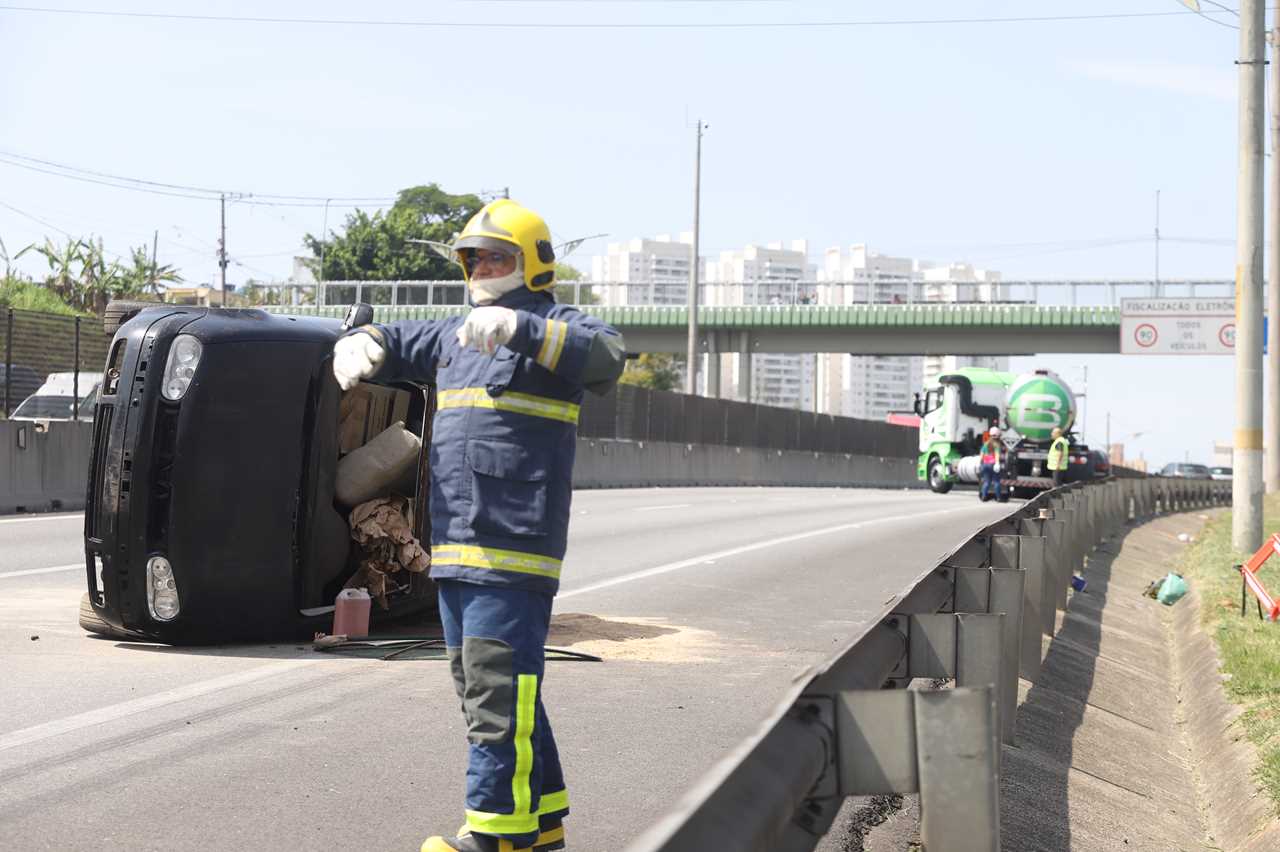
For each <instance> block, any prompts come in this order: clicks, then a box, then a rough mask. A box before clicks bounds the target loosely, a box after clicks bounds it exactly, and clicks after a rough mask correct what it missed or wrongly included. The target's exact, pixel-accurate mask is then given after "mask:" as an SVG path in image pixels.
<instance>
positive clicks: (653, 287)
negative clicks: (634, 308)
mask: <svg viewBox="0 0 1280 852" xmlns="http://www.w3.org/2000/svg"><path fill="white" fill-rule="evenodd" d="M692 256H693V233H692V232H686V233H682V234H679V235H677V236H671V235H668V234H663V235H660V236H658V237H656V238H654V239H647V238H643V237H642V238H638V239H634V240H627V241H626V242H621V243H609V244H608V246H606V248H605V253H604V254H603V255H596V256H595V257H593V258H591V280H592V281H594V282H609V283H611V284H615V285H617V286H612V287H606V288H597V296H598V298H599V299H600V301H601V303H602V304H606V305H683V304H686V303H687V302H688V300H689V264H690V259H691V258H692ZM699 263H700V267H699V268H700V270H701V269H703V268H705V261H703V260H701V259H700V260H699ZM699 274H700V275H701V272H700V273H699Z"/></svg>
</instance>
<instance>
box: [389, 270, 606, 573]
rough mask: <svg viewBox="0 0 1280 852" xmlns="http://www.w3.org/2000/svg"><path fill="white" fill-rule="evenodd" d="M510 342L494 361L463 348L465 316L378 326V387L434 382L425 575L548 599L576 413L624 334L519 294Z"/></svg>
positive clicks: (600, 386) (599, 385)
mask: <svg viewBox="0 0 1280 852" xmlns="http://www.w3.org/2000/svg"><path fill="white" fill-rule="evenodd" d="M495 304H497V305H501V306H503V307H507V308H512V309H513V310H515V311H516V316H517V318H518V322H517V324H516V332H515V335H514V336H513V337H512V338H511V340H510V341H508V342H507V344H506V345H505V346H502V347H499V348H498V351H497V352H496V353H494V354H493V355H485V354H483V353H481V352H478V351H477V350H475V349H464V348H462V347H461V346H459V345H458V340H457V336H456V335H457V331H458V329H459V328H460V327H461V326H462V323H463V321H464V319H465V317H461V316H459V317H451V318H449V319H444V320H437V321H423V320H404V321H401V322H394V323H389V324H387V325H380V326H377V329H378V331H380V332H381V337H382V339H383V344H384V345H385V347H386V349H387V358H386V361H385V362H384V363H383V365H382V367H381V369H380V370H379V371H378V374H377V376H376V377H375V378H376V380H378V381H395V380H401V379H403V380H411V381H425V382H433V383H435V385H436V392H437V397H436V400H437V410H436V416H435V421H434V425H433V427H432V436H431V576H432V577H433V578H434V579H459V580H466V581H468V582H472V583H481V584H487V585H501V586H518V587H522V588H529V589H536V590H538V591H544V592H548V593H550V594H554V593H555V591H556V590H557V589H558V588H559V585H560V566H561V561H562V560H563V559H564V553H565V548H566V545H567V540H568V532H569V514H570V512H569V505H570V500H571V498H572V494H573V492H572V476H573V457H574V449H575V446H576V443H575V438H576V437H577V422H578V406H579V404H580V403H581V402H582V394H583V390H584V389H590V390H592V391H594V392H596V393H600V394H603V393H607V392H608V391H609V390H610V389H611V388H612V387H613V385H614V384H615V383H616V381H617V379H618V376H619V375H621V373H622V368H623V365H624V363H625V361H624V357H625V356H624V352H623V343H622V336H621V335H620V334H618V332H617V331H615V330H614V329H612V328H610V327H609V326H608V325H606V324H605V323H603V322H601V321H600V320H598V319H596V318H595V317H591V316H588V315H586V314H583V313H581V312H579V311H578V310H576V309H575V308H571V307H568V306H565V305H559V304H557V303H556V302H555V300H554V299H552V298H551V296H549V295H547V294H545V293H535V292H533V291H530V290H528V289H525V288H523V287H522V288H520V289H519V290H515V291H513V292H511V293H507V294H506V295H504V296H503V297H502V298H501V299H499V300H498V301H497V302H495Z"/></svg>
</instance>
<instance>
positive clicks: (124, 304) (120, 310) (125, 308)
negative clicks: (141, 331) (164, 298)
mask: <svg viewBox="0 0 1280 852" xmlns="http://www.w3.org/2000/svg"><path fill="white" fill-rule="evenodd" d="M159 304H163V303H162V302H139V301H135V300H132V299H112V300H111V301H110V302H108V303H107V309H106V311H104V312H103V314H102V330H103V331H105V332H106V333H107V334H115V333H116V332H117V331H119V330H120V326H122V325H124V324H125V323H127V322H128V321H129V320H131V319H133V318H134V316H136V315H137V313H138V311H140V310H142V309H143V308H150V307H152V306H154V305H159Z"/></svg>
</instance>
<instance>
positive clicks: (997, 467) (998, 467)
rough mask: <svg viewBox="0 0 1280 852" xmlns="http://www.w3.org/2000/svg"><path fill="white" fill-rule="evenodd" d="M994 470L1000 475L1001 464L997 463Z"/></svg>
mask: <svg viewBox="0 0 1280 852" xmlns="http://www.w3.org/2000/svg"><path fill="white" fill-rule="evenodd" d="M993 469H994V470H995V472H996V473H999V472H1000V462H996V463H995V465H994V467H993Z"/></svg>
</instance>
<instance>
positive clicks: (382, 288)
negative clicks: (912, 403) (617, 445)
mask: <svg viewBox="0 0 1280 852" xmlns="http://www.w3.org/2000/svg"><path fill="white" fill-rule="evenodd" d="M1234 287H1235V284H1234V282H1232V281H1230V280H1224V279H1212V278H1194V279H1193V278H1186V279H1171V280H1166V281H1158V282H1157V281H1151V280H1144V279H1132V278H1116V279H1071V280H1047V279H1046V280H1036V279H1009V280H1004V281H922V280H902V279H890V278H874V277H873V278H868V279H866V280H857V281H745V282H744V281H730V282H706V281H704V282H701V283H700V284H699V287H698V296H699V298H698V302H699V304H702V305H771V304H772V305H856V304H915V303H919V302H947V303H953V304H976V303H993V302H994V303H1001V302H1005V303H1025V304H1044V305H1119V304H1120V300H1121V299H1123V298H1153V297H1169V298H1179V297H1195V296H1218V297H1230V296H1232V295H1233V294H1234V292H1235V290H1234ZM688 292H689V290H688V282H687V281H668V282H639V283H637V282H594V281H566V282H564V283H562V284H558V285H556V298H557V299H558V300H559V301H561V302H564V303H566V304H573V305H591V304H607V305H684V304H686V303H687V302H688ZM233 298H234V300H235V303H236V304H241V305H348V304H351V303H352V302H369V303H370V304H376V305H413V306H425V305H462V304H465V303H466V284H465V283H463V282H462V281H325V282H320V283H298V282H279V283H271V284H261V283H258V284H254V285H253V286H252V287H250V288H247V289H244V290H241V291H238V292H237V293H236V294H235V296H234V297H233Z"/></svg>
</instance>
